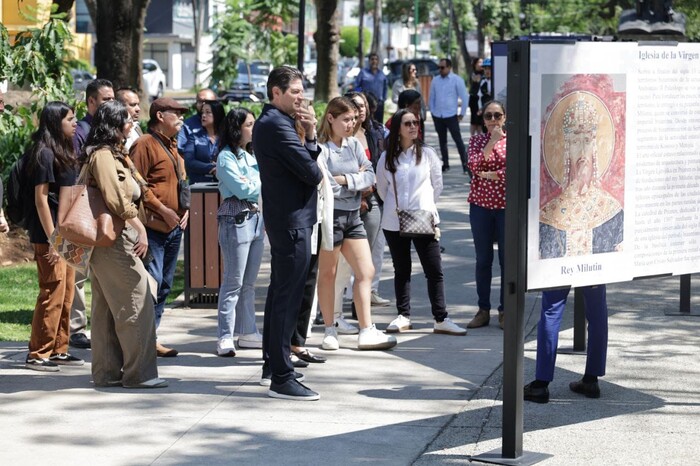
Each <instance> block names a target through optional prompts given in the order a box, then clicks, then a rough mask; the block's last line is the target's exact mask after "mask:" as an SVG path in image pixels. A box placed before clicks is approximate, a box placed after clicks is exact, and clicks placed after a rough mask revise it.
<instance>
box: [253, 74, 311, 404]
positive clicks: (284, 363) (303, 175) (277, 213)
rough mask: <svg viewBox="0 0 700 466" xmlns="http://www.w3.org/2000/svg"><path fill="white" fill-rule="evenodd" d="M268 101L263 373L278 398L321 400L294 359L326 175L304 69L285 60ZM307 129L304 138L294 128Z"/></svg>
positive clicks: (257, 136)
mask: <svg viewBox="0 0 700 466" xmlns="http://www.w3.org/2000/svg"><path fill="white" fill-rule="evenodd" d="M267 97H268V99H269V100H270V103H269V104H266V105H265V106H264V107H263V110H262V113H261V115H260V118H259V119H258V120H257V121H256V123H255V126H254V127H253V149H254V151H255V156H256V158H257V159H258V166H259V168H260V178H261V181H262V205H263V209H264V215H263V217H264V219H265V230H266V232H267V236H268V239H269V241H270V252H271V255H272V260H271V266H272V271H271V277H270V287H269V288H268V291H267V301H266V302H265V322H264V327H263V359H264V361H265V362H264V364H263V375H262V379H261V381H260V384H261V385H268V384H269V385H270V390H269V392H268V395H269V396H270V397H272V398H283V399H290V400H318V399H319V398H320V397H319V394H318V393H316V392H314V391H313V390H311V389H309V388H308V387H306V386H305V385H303V384H302V383H301V381H302V380H303V376H302V375H301V374H298V373H296V372H295V371H294V367H293V365H292V362H291V360H290V341H291V337H292V334H293V333H294V329H295V327H296V323H297V315H298V312H299V307H300V305H301V299H302V294H303V291H304V281H305V279H306V273H307V270H308V267H309V261H310V258H311V231H312V227H313V225H314V224H315V223H316V203H317V186H318V184H319V183H320V182H321V180H322V179H323V174H322V172H321V170H320V169H319V167H318V165H317V163H316V159H317V158H318V155H319V154H320V149H319V148H318V146H317V144H316V117H315V115H314V113H313V110H312V109H306V108H303V107H302V102H303V100H304V87H303V85H302V74H301V72H300V71H299V70H297V69H296V68H292V67H290V66H280V67H278V68H275V69H274V70H272V72H271V73H270V76H269V77H268V80H267ZM295 121H298V122H299V123H300V125H301V127H302V128H303V130H304V132H305V136H304V139H305V141H304V142H302V140H301V137H300V136H299V134H298V133H297V131H296V129H295Z"/></svg>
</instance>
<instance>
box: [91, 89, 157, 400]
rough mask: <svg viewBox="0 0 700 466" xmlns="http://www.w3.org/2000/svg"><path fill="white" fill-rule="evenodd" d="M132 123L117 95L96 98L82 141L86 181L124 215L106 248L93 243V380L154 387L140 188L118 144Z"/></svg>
mask: <svg viewBox="0 0 700 466" xmlns="http://www.w3.org/2000/svg"><path fill="white" fill-rule="evenodd" d="M132 124H133V122H132V121H131V118H130V117H129V114H128V113H127V110H126V107H125V106H124V105H123V104H122V103H120V102H117V101H112V102H106V103H104V104H102V105H101V106H100V107H99V108H98V110H97V112H96V113H95V116H94V118H93V122H92V127H91V129H90V133H89V134H88V137H87V140H86V142H85V146H84V147H85V149H84V150H85V157H86V158H85V163H86V164H87V172H88V177H87V179H88V183H89V184H90V185H92V186H96V187H98V188H99V189H100V191H101V192H102V195H103V197H104V200H105V203H106V204H107V207H108V208H109V210H110V211H111V212H112V213H113V214H114V215H116V216H119V217H121V218H123V219H124V220H125V221H126V226H125V227H124V229H123V230H122V232H121V235H120V236H119V237H118V238H117V241H116V242H115V243H114V245H112V246H110V247H96V248H95V250H94V251H93V253H92V257H91V259H90V279H91V281H92V377H93V382H94V383H95V385H96V386H101V387H105V386H119V385H121V386H124V387H126V388H161V387H166V386H167V385H168V383H167V381H165V380H163V379H160V378H158V367H157V365H156V350H155V348H156V329H155V322H154V311H153V295H152V291H154V290H151V289H150V287H149V283H148V273H147V272H146V268H145V267H144V264H143V262H142V260H141V258H143V257H145V256H146V255H147V253H148V237H147V236H146V229H145V227H144V226H143V224H142V223H141V221H140V220H139V219H138V217H137V214H138V209H137V207H136V201H138V199H139V198H140V197H141V189H140V187H139V183H138V182H137V181H136V178H135V176H138V174H137V173H136V172H135V170H134V169H133V164H132V163H131V161H130V160H129V158H128V156H127V155H126V152H125V150H124V146H123V142H124V140H125V139H126V135H128V134H129V132H130V131H131V125H132Z"/></svg>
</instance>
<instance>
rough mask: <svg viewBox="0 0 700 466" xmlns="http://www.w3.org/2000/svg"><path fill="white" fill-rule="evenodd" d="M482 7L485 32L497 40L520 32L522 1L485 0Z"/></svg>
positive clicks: (505, 38)
mask: <svg viewBox="0 0 700 466" xmlns="http://www.w3.org/2000/svg"><path fill="white" fill-rule="evenodd" d="M574 1H588V0H574ZM557 3H559V2H557ZM482 8H483V10H482V12H483V14H484V16H485V19H486V22H485V27H484V34H486V35H488V36H490V37H493V38H494V39H497V40H507V39H511V38H512V37H514V36H517V35H518V34H520V18H519V14H520V2H517V1H513V0H483V1H482Z"/></svg>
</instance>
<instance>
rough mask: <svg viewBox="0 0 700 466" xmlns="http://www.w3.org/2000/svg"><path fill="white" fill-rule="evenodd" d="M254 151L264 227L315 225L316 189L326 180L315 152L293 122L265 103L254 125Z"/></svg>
mask: <svg viewBox="0 0 700 466" xmlns="http://www.w3.org/2000/svg"><path fill="white" fill-rule="evenodd" d="M253 152H254V153H255V157H256V158H257V160H258V167H259V168H260V180H261V182H262V204H263V211H264V215H263V218H264V219H265V228H268V229H275V230H296V229H300V228H309V227H312V226H313V225H314V224H316V203H317V196H318V194H317V187H318V184H319V183H320V182H321V180H322V179H323V174H322V173H321V169H320V168H319V167H318V164H317V163H316V159H317V158H318V155H319V154H320V152H321V150H320V149H317V150H316V151H314V152H313V153H312V152H310V151H309V150H308V149H307V148H306V147H304V146H303V145H302V143H301V141H300V140H299V136H298V135H297V133H296V131H295V129H294V119H293V118H292V117H290V116H289V115H287V114H286V113H284V112H282V111H281V110H279V109H278V108H277V107H275V106H273V105H271V104H266V105H265V106H264V107H263V111H262V114H261V115H260V118H258V120H257V121H256V122H255V126H253Z"/></svg>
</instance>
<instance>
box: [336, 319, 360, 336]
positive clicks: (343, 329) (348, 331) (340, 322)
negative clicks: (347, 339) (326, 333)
mask: <svg viewBox="0 0 700 466" xmlns="http://www.w3.org/2000/svg"><path fill="white" fill-rule="evenodd" d="M335 329H336V331H337V332H338V333H340V334H341V335H357V334H358V333H360V329H359V328H357V327H355V326H354V325H352V324H351V323H350V322H348V321H347V320H345V317H343V316H340V317H338V318H337V319H335Z"/></svg>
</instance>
